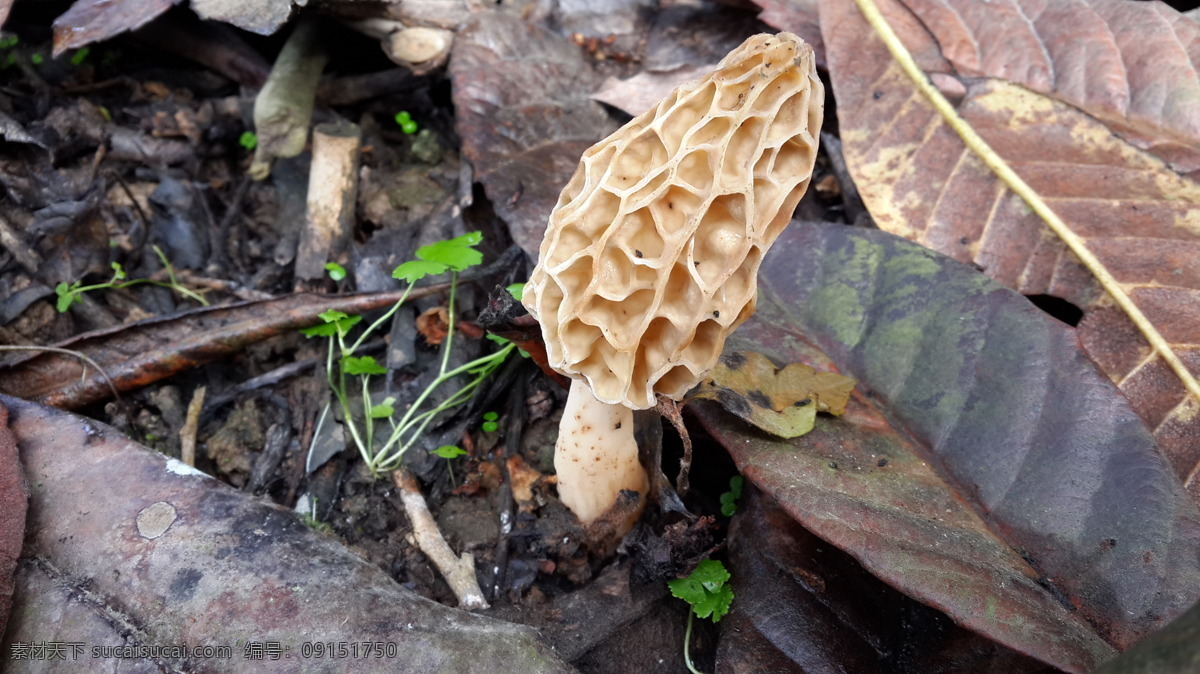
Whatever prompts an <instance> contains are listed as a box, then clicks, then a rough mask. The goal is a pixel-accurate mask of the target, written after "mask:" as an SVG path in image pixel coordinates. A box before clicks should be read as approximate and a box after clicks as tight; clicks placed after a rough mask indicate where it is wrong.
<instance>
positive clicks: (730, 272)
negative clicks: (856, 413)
mask: <svg viewBox="0 0 1200 674" xmlns="http://www.w3.org/2000/svg"><path fill="white" fill-rule="evenodd" d="M824 100H825V95H824V88H823V87H822V85H821V81H820V80H819V79H818V78H817V75H816V69H815V66H814V59H813V52H812V48H811V47H810V46H809V45H807V44H805V43H804V42H803V41H802V40H801V39H800V38H798V37H796V36H795V35H792V34H791V33H780V34H779V35H766V34H762V35H756V36H754V37H751V38H750V39H748V40H746V41H745V42H744V43H742V45H741V46H739V47H738V48H737V49H735V50H734V51H733V52H731V53H730V54H729V55H728V56H726V57H725V58H724V59H723V60H722V61H721V63H720V64H719V65H718V66H717V70H716V71H715V72H713V73H712V74H711V75H709V76H707V77H704V78H702V79H700V80H697V81H694V82H689V83H687V84H684V85H682V86H680V87H679V88H677V89H675V90H674V91H672V92H671V93H670V94H669V95H668V96H667V97H666V98H664V99H663V100H662V101H661V102H660V103H659V104H658V106H657V107H656V108H654V109H652V110H650V111H648V112H646V113H644V114H642V115H641V116H639V117H637V118H635V119H633V120H632V121H630V122H629V123H628V124H626V125H625V126H624V127H622V128H621V129H619V130H618V131H617V132H616V133H614V134H613V135H612V136H610V137H608V138H607V139H605V140H603V141H601V142H600V143H597V144H596V145H594V146H592V147H591V148H589V149H588V150H587V151H586V152H585V153H584V154H583V158H582V159H581V161H580V164H579V168H578V169H577V170H576V171H575V174H574V176H573V177H572V178H571V180H570V182H569V183H568V184H567V186H566V187H565V188H564V189H563V191H562V194H561V195H560V196H559V199H558V204H557V205H556V206H555V208H554V211H553V213H552V214H551V216H550V222H549V224H548V226H547V228H546V236H545V239H544V240H543V241H542V247H541V251H540V256H539V259H538V264H537V266H536V268H535V269H534V271H533V274H532V276H531V278H530V281H529V283H528V284H526V287H525V291H524V304H525V306H526V308H528V309H529V312H530V313H531V314H532V315H533V316H534V317H535V318H537V319H538V320H539V322H540V323H541V326H542V332H543V336H544V337H545V340H546V347H547V353H548V356H549V361H550V365H551V366H552V367H553V368H554V369H555V370H557V371H559V372H561V373H563V374H565V375H567V376H570V377H575V378H579V377H582V378H584V379H586V380H587V382H588V383H589V384H590V386H591V388H592V391H593V392H594V394H595V396H596V398H597V399H599V400H601V401H603V402H607V403H613V404H618V403H619V404H622V405H625V406H627V407H631V408H634V409H645V408H648V407H653V406H654V404H655V394H663V395H666V396H669V397H671V398H675V399H679V398H681V397H682V396H683V394H684V393H686V392H687V391H688V390H689V389H690V388H692V387H693V386H695V385H696V383H697V382H698V381H699V380H700V379H701V378H702V377H703V376H704V374H705V373H706V372H707V371H708V370H709V369H710V368H712V367H713V365H714V364H715V363H716V361H717V358H718V357H719V356H720V354H721V349H722V348H723V347H724V344H725V337H726V336H727V335H728V334H729V333H730V332H731V331H732V330H733V329H734V328H736V327H737V326H738V325H740V324H741V323H742V322H744V321H745V320H746V319H747V318H749V317H750V315H751V314H753V313H754V307H755V298H756V294H757V274H758V267H759V264H760V263H761V262H762V259H763V255H764V254H765V253H766V251H767V248H768V247H770V245H771V244H772V243H773V242H774V241H775V239H776V237H778V236H779V233H780V232H781V231H782V230H783V228H784V227H785V226H786V225H787V223H788V221H789V220H790V219H791V215H792V211H793V210H794V209H795V207H796V204H797V203H798V202H799V201H800V197H801V196H802V195H803V194H804V191H805V189H807V187H808V182H809V179H810V178H811V176H812V168H813V163H814V162H815V160H816V154H817V139H818V134H819V133H820V129H821V119H822V114H823V109H824Z"/></svg>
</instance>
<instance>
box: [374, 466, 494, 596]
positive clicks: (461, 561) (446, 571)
mask: <svg viewBox="0 0 1200 674" xmlns="http://www.w3.org/2000/svg"><path fill="white" fill-rule="evenodd" d="M392 483H393V484H395V485H396V488H398V489H399V490H400V500H401V501H402V502H403V503H404V511H405V512H406V513H407V514H408V521H409V523H410V524H412V530H413V539H414V540H415V543H416V546H417V547H418V548H420V550H421V552H423V553H425V556H426V557H428V558H429V559H430V561H432V562H433V565H434V566H436V567H437V569H438V571H440V572H441V574H442V577H443V578H445V579H446V582H447V583H448V584H449V585H450V589H451V590H452V591H453V592H454V596H455V597H458V605H459V608H464V609H467V610H471V609H483V608H488V603H487V600H486V599H484V598H483V591H482V590H480V589H479V580H478V579H477V578H476V577H475V557H474V556H472V555H471V553H469V552H464V553H463V554H462V555H461V556H455V554H454V551H453V550H451V549H450V545H449V544H448V543H446V539H445V538H443V537H442V532H441V531H440V530H439V529H438V526H437V522H435V521H434V519H433V515H432V514H430V512H429V506H427V505H426V504H425V496H424V495H423V494H421V487H420V485H418V484H417V479H416V478H415V477H413V476H412V473H409V472H408V471H407V470H405V469H403V468H400V469H397V470H394V471H392Z"/></svg>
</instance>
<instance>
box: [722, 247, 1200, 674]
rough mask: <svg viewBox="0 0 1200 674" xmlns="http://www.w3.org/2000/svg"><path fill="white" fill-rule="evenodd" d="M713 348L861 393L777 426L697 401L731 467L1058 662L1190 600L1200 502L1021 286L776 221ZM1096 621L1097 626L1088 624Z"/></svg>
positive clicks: (1199, 581)
mask: <svg viewBox="0 0 1200 674" xmlns="http://www.w3.org/2000/svg"><path fill="white" fill-rule="evenodd" d="M760 282H761V293H760V302H759V309H758V313H757V314H756V315H755V317H754V318H753V319H752V320H751V321H750V322H748V323H747V324H746V325H745V326H743V328H742V330H740V331H739V332H738V333H735V335H734V337H733V339H732V340H731V342H732V344H733V346H732V348H746V345H748V344H753V345H754V348H756V349H758V350H760V351H762V352H764V353H766V354H768V355H770V356H772V358H773V359H774V360H776V361H777V362H797V361H799V362H809V364H810V365H814V366H817V367H818V369H829V367H830V366H829V364H828V363H823V362H822V358H823V357H820V356H819V355H817V356H814V351H813V350H812V348H811V347H810V346H808V344H809V343H810V342H811V343H814V344H815V345H816V346H817V347H819V348H820V349H822V350H823V351H824V352H825V353H827V354H828V357H829V358H831V359H832V361H833V363H834V364H836V366H837V367H838V368H839V369H840V370H841V371H842V372H844V373H845V374H847V375H850V376H853V377H854V378H855V379H857V380H858V387H859V390H860V391H862V393H861V394H858V393H856V394H855V396H854V397H853V398H852V399H851V404H850V406H849V407H848V408H847V412H846V415H845V416H844V417H842V418H840V419H838V420H831V421H824V420H819V421H818V423H817V426H816V428H815V429H814V430H813V431H812V432H811V433H809V434H808V435H806V436H804V437H802V438H799V439H796V440H792V441H783V440H778V439H773V438H769V437H766V436H764V435H763V434H761V433H759V432H756V431H751V430H749V429H748V427H746V426H745V425H743V424H742V422H740V421H738V420H736V419H734V418H733V417H730V416H729V415H726V414H724V413H721V412H718V411H717V410H716V408H712V407H708V408H702V410H703V414H702V418H704V419H705V420H706V422H707V424H708V425H709V427H710V429H711V430H712V432H713V434H714V436H715V437H717V438H718V439H719V440H721V442H722V443H723V444H724V445H725V446H726V447H727V448H729V450H730V451H731V453H732V454H733V456H734V459H735V460H736V461H737V463H738V467H739V469H741V470H742V472H743V473H744V474H745V475H746V477H747V478H748V479H750V480H752V481H753V482H754V483H755V484H756V485H758V486H759V487H760V488H762V489H764V490H765V491H767V492H768V493H770V494H771V495H772V496H774V497H775V498H776V499H778V500H779V501H780V502H781V504H782V505H783V507H784V508H785V509H787V510H788V512H789V513H791V514H792V516H793V517H795V518H796V519H797V520H799V521H800V522H801V523H802V524H804V526H805V527H807V528H809V529H810V530H812V531H813V532H814V533H816V534H817V535H819V536H821V537H822V538H824V539H826V540H828V541H830V542H832V543H834V544H835V545H837V546H839V547H841V548H842V549H844V550H846V551H847V552H849V553H850V554H852V555H853V556H854V557H855V558H856V559H858V560H859V561H860V562H862V564H863V565H864V566H865V567H867V568H868V569H869V570H870V571H871V572H872V573H874V574H875V575H877V576H878V577H880V578H882V579H884V580H885V581H887V582H888V583H889V584H891V585H893V586H894V587H896V588H898V589H900V590H901V591H902V592H904V593H906V594H908V595H910V596H912V597H914V598H916V599H919V600H920V601H922V602H924V603H927V604H930V605H932V606H934V607H937V608H939V609H941V610H943V611H945V612H946V613H948V614H949V615H950V616H951V617H953V618H954V619H955V620H956V621H957V622H959V623H960V624H962V625H964V626H966V627H969V628H970V629H972V630H975V631H977V632H980V633H982V634H985V635H987V636H989V637H991V638H993V639H995V640H997V641H999V642H1001V643H1004V644H1005V645H1007V646H1009V647H1011V648H1014V649H1015V650H1018V651H1020V652H1023V653H1026V654H1029V655H1031V656H1033V657H1036V658H1038V659H1040V660H1042V661H1044V662H1048V663H1052V664H1054V665H1055V666H1059V667H1063V668H1065V669H1070V670H1076V671H1078V670H1082V669H1087V668H1089V667H1091V666H1094V665H1095V664H1096V663H1097V662H1098V661H1099V660H1102V659H1103V658H1104V657H1105V656H1106V654H1108V653H1110V652H1111V651H1109V650H1108V649H1107V648H1106V647H1105V646H1104V644H1103V643H1102V642H1101V641H1100V639H1099V637H1101V636H1102V637H1103V638H1104V640H1106V641H1108V642H1109V643H1111V644H1113V645H1115V646H1117V647H1119V648H1123V647H1126V646H1128V645H1129V644H1131V643H1133V642H1134V641H1136V640H1137V639H1138V638H1140V637H1141V636H1143V635H1145V634H1146V633H1147V632H1149V631H1151V630H1153V629H1155V628H1157V627H1159V626H1161V625H1162V624H1163V623H1164V622H1165V621H1167V620H1170V619H1171V618H1173V617H1174V616H1176V615H1179V614H1180V613H1181V612H1182V611H1184V610H1185V609H1186V608H1187V607H1188V606H1190V605H1191V604H1192V603H1193V602H1194V601H1196V599H1197V598H1198V597H1200V560H1198V559H1197V556H1196V550H1197V549H1198V547H1200V529H1198V528H1197V526H1196V523H1197V521H1198V519H1200V513H1198V512H1197V510H1196V507H1195V505H1194V504H1193V503H1192V502H1191V500H1190V499H1189V498H1188V497H1187V495H1186V494H1185V492H1184V491H1183V490H1182V487H1181V486H1180V484H1179V482H1178V480H1177V479H1176V478H1175V476H1174V475H1173V474H1172V472H1171V469H1170V466H1169V465H1167V463H1166V462H1165V460H1164V459H1163V457H1162V455H1161V454H1160V453H1159V452H1158V451H1157V449H1156V447H1155V445H1154V442H1153V438H1152V437H1151V436H1150V435H1149V433H1148V432H1146V430H1145V428H1144V427H1143V426H1142V423H1141V421H1140V420H1139V419H1138V418H1137V416H1136V415H1135V414H1134V413H1133V412H1132V411H1131V410H1130V409H1129V407H1128V404H1127V403H1126V402H1125V400H1124V398H1123V397H1122V396H1121V395H1120V393H1119V391H1118V390H1117V389H1116V387H1114V386H1113V384H1112V383H1111V382H1110V381H1109V380H1108V379H1107V378H1105V377H1104V376H1103V375H1102V374H1101V373H1100V372H1099V371H1098V370H1097V369H1096V368H1095V365H1094V364H1093V363H1092V362H1091V361H1090V360H1088V359H1087V358H1086V357H1085V356H1084V355H1083V354H1082V353H1081V352H1080V351H1079V349H1078V345H1077V342H1076V340H1075V337H1074V334H1073V332H1072V331H1071V330H1070V329H1069V328H1068V327H1066V326H1064V325H1062V324H1061V323H1058V322H1057V321H1055V320H1053V319H1051V318H1049V317H1047V316H1045V315H1044V314H1042V313H1041V312H1040V311H1038V310H1037V309H1036V308H1035V307H1033V306H1032V305H1031V304H1029V303H1028V302H1027V301H1026V300H1024V299H1023V298H1022V297H1021V296H1020V295H1018V294H1016V293H1014V292H1012V291H1009V290H1006V289H1004V288H1001V287H1000V286H998V285H996V284H995V283H994V282H992V281H990V280H988V279H986V278H984V277H983V276H982V275H980V274H978V273H977V272H976V271H974V270H973V269H971V268H970V267H967V266H965V265H961V264H959V263H956V262H953V261H951V260H948V259H946V258H944V257H942V256H940V255H938V254H936V253H934V252H932V251H929V250H927V249H924V248H921V247H919V246H916V245H914V244H911V243H907V242H904V241H902V240H900V239H898V238H896V237H893V236H891V235H889V234H886V233H883V232H877V231H865V230H856V229H851V228H845V227H837V226H825V225H806V226H803V227H799V228H796V227H793V228H791V229H789V230H787V231H785V232H784V234H783V235H782V236H781V237H780V239H779V241H778V242H777V243H776V244H775V247H774V248H773V249H772V251H771V254H770V255H769V256H768V257H767V260H766V261H765V262H764V266H763V269H762V271H761V272H760ZM1093 629H1095V630H1098V634H1097V632H1093Z"/></svg>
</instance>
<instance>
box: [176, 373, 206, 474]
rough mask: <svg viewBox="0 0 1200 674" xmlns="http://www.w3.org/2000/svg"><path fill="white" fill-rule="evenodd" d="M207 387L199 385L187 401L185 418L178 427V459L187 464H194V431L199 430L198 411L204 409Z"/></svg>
mask: <svg viewBox="0 0 1200 674" xmlns="http://www.w3.org/2000/svg"><path fill="white" fill-rule="evenodd" d="M207 392H208V388H207V387H204V386H200V387H198V388H197V389H196V392H195V393H193V394H192V401H191V402H190V403H188V409H187V420H186V421H184V422H183V428H181V429H179V460H180V461H182V462H184V463H186V464H187V465H189V466H195V465H196V432H197V431H198V430H200V411H201V410H203V409H204V394H205V393H207Z"/></svg>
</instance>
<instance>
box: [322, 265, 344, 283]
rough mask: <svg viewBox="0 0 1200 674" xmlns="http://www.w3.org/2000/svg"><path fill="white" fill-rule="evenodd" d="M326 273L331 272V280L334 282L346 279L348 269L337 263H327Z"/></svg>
mask: <svg viewBox="0 0 1200 674" xmlns="http://www.w3.org/2000/svg"><path fill="white" fill-rule="evenodd" d="M325 271H327V272H329V278H331V279H333V280H334V281H341V280H342V279H344V278H346V268H345V267H343V266H342V265H340V264H338V263H336V262H326V263H325Z"/></svg>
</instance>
